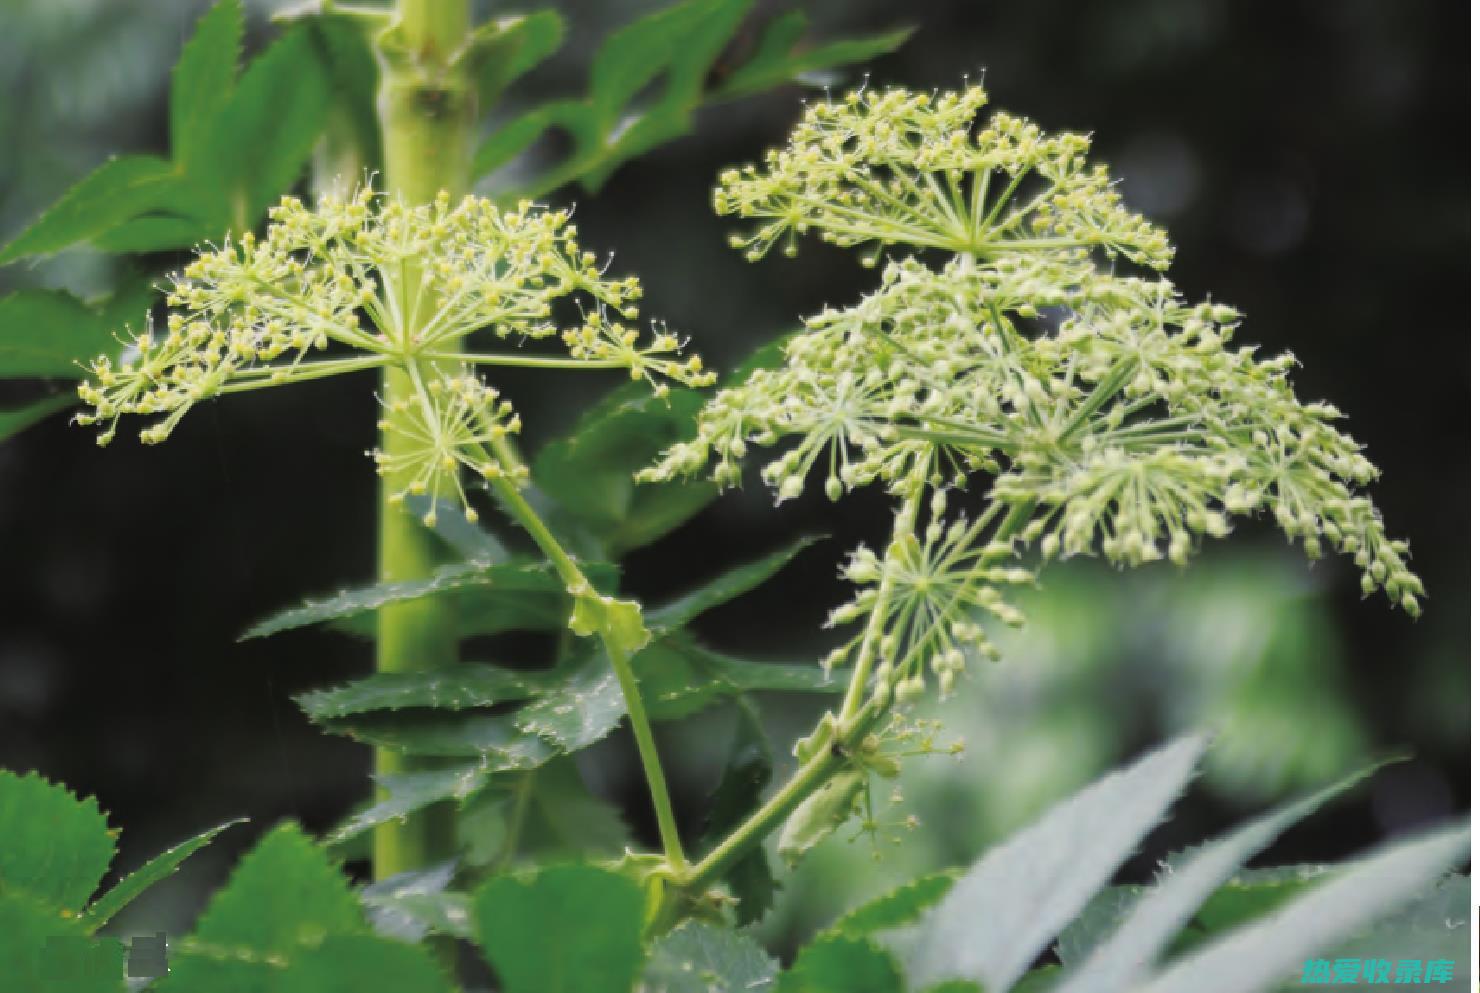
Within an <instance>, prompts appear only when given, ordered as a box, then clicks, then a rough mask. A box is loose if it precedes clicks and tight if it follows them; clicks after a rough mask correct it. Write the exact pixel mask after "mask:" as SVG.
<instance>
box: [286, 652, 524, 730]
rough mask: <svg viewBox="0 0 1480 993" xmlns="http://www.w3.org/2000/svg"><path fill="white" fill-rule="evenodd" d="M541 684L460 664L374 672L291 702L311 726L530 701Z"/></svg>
mask: <svg viewBox="0 0 1480 993" xmlns="http://www.w3.org/2000/svg"><path fill="white" fill-rule="evenodd" d="M540 679H541V677H540V676H539V674H530V673H519V672H513V671H511V670H508V669H503V668H500V667H498V666H495V665H485V664H482V663H477V662H463V663H459V664H458V665H456V666H454V667H452V668H447V669H428V670H420V671H417V672H377V673H375V674H374V675H371V676H366V677H365V678H363V679H357V680H355V681H354V682H352V683H348V684H346V685H344V686H337V687H335V688H333V689H327V690H310V691H309V692H307V693H300V694H299V695H298V696H296V697H294V698H293V699H294V701H295V702H296V703H297V704H298V706H299V707H301V708H302V709H303V712H304V713H305V714H306V715H307V716H308V718H309V719H310V720H313V721H326V720H333V719H334V718H338V717H349V716H352V715H354V714H367V713H371V712H374V711H377V710H403V709H406V708H408V707H430V708H434V709H438V710H463V709H466V708H469V707H493V706H497V705H498V704H501V703H509V702H511V701H516V700H528V699H529V698H530V697H532V696H534V695H535V694H536V693H538V692H539V690H540Z"/></svg>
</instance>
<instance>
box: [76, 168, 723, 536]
mask: <svg viewBox="0 0 1480 993" xmlns="http://www.w3.org/2000/svg"><path fill="white" fill-rule="evenodd" d="M641 295H642V287H641V285H640V284H639V283H638V281H637V279H636V278H634V277H627V278H622V279H616V278H608V277H607V276H606V274H605V267H604V266H602V265H599V264H598V262H597V259H596V257H595V256H594V255H592V254H591V253H590V252H587V251H584V250H582V248H581V247H580V245H579V243H578V241H577V239H576V230H575V227H574V226H573V225H572V224H571V223H570V218H569V215H568V214H567V213H566V212H564V211H549V210H545V209H543V208H540V207H537V206H535V205H533V204H531V203H529V202H522V203H520V204H518V205H517V206H516V207H514V208H513V209H508V210H505V209H501V208H499V207H497V206H495V205H494V204H493V203H491V202H490V201H488V200H486V199H482V198H479V197H472V196H469V197H465V198H463V199H462V200H459V201H456V202H454V201H453V200H452V199H451V198H450V197H448V196H446V195H445V194H444V195H442V196H440V197H438V198H437V199H436V200H435V202H433V203H431V204H427V205H424V206H418V207H408V206H406V205H404V204H402V203H400V202H399V201H397V200H395V199H392V198H388V197H385V196H382V195H379V194H376V193H374V192H372V191H371V190H369V189H361V190H360V191H358V192H357V193H355V194H354V195H353V196H351V197H348V198H340V197H334V196H325V197H322V198H320V200H319V201H318V203H317V205H316V206H315V207H314V208H312V209H310V208H309V207H307V206H305V205H304V204H302V203H301V202H299V201H298V200H295V199H293V198H285V199H284V200H283V201H282V202H281V203H280V204H279V205H278V206H277V207H275V208H274V209H273V210H272V212H271V214H270V224H269V225H268V228H267V231H266V233H265V235H264V236H263V237H262V238H260V239H258V238H256V237H254V236H253V235H252V234H251V233H250V232H249V233H246V234H243V235H241V236H240V237H239V238H237V239H235V240H228V241H227V242H226V243H225V244H224V245H223V246H221V247H220V248H216V249H211V250H205V251H202V252H201V253H200V254H199V255H198V256H197V258H196V259H195V260H194V261H193V262H192V263H190V265H189V266H187V267H186V268H185V270H184V272H183V273H181V274H179V275H178V276H176V277H175V278H174V281H173V285H172V286H171V287H170V289H169V293H168V298H167V303H168V305H169V307H170V313H169V316H168V318H167V319H166V322H165V327H164V330H163V332H162V333H160V332H159V331H158V330H157V329H155V328H153V327H152V326H151V327H150V328H149V330H146V331H145V332H144V333H142V334H138V335H136V336H134V337H133V338H132V339H131V340H130V341H129V342H128V345H127V348H126V349H125V350H124V353H123V355H122V356H121V357H120V358H119V359H118V360H117V361H116V362H115V361H114V360H112V359H109V358H108V357H102V358H99V359H97V360H95V361H94V362H93V363H92V366H91V371H92V377H91V379H89V380H88V381H86V382H84V383H83V384H82V385H81V386H80V387H79V389H78V392H79V395H80V396H81V398H82V400H83V401H84V402H85V403H86V404H87V405H88V406H89V407H90V408H91V409H90V410H88V411H86V412H85V413H83V414H80V415H79V416H78V417H77V420H78V422H80V423H83V424H98V425H101V426H102V429H103V430H102V433H101V434H100V436H99V438H98V441H99V443H101V444H106V443H107V442H108V441H110V440H112V438H113V436H114V433H115V431H116V427H117V422H118V419H119V418H120V417H121V416H123V415H125V414H140V415H156V420H154V421H153V422H152V423H151V424H149V425H148V426H146V427H145V428H144V429H143V430H142V431H141V432H140V437H141V438H142V439H143V440H144V441H145V442H158V441H162V440H163V439H164V438H165V437H167V436H168V435H169V433H170V432H171V431H172V430H173V429H174V427H175V425H176V424H178V423H179V421H180V419H181V418H182V417H183V416H184V415H185V414H186V413H187V412H188V411H189V410H190V409H191V408H192V407H193V406H194V405H195V404H196V403H198V402H199V401H201V400H205V399H209V398H212V397H217V396H220V395H223V394H227V393H235V392H241V391H244V390H253V389H260V388H263V387H268V386H273V385H277V384H281V383H291V382H302V381H306V380H310V379H317V378H321V377H324V376H332V375H338V374H342V373H347V372H357V371H363V370H367V369H380V368H392V369H399V370H402V371H404V372H405V373H406V374H407V375H408V376H410V377H411V379H412V382H413V385H414V394H413V398H411V399H402V400H399V401H397V405H396V409H394V410H389V411H388V412H387V417H386V429H387V430H389V431H392V432H394V433H397V434H400V435H403V436H405V437H406V438H407V439H408V440H409V443H408V444H406V445H402V446H400V447H398V449H397V453H396V454H395V455H393V456H392V455H387V454H384V453H375V459H376V464H377V468H378V469H379V470H380V471H382V472H394V473H396V474H397V476H398V477H399V478H404V479H408V480H409V482H408V484H407V487H406V490H405V492H403V493H402V494H401V495H402V496H404V495H405V494H406V493H419V492H423V491H426V492H429V493H430V494H431V495H433V496H438V495H440V494H439V493H438V492H436V491H437V490H438V489H439V488H440V487H442V486H449V487H450V488H451V489H453V490H455V495H456V496H457V497H458V498H459V500H460V501H461V502H462V503H463V506H464V507H465V508H466V512H467V513H469V514H470V515H472V514H473V511H472V509H471V507H470V506H469V504H468V502H467V497H466V494H465V492H464V490H463V486H462V483H461V481H460V478H459V473H460V471H461V470H464V469H466V470H471V471H472V473H474V474H476V475H480V476H483V477H485V478H488V477H491V476H494V475H503V476H509V477H512V478H514V479H515V480H516V481H517V480H518V479H519V478H520V477H521V476H522V475H523V472H524V470H523V469H522V467H521V466H519V465H517V464H515V463H513V462H512V461H511V459H510V457H509V455H508V448H507V446H505V445H501V444H500V441H501V439H503V438H504V436H505V435H507V434H509V433H512V432H515V431H517V430H518V428H519V418H518V415H517V414H515V413H514V412H513V410H512V408H511V407H510V405H509V403H508V401H507V400H503V399H500V398H499V394H498V392H497V391H496V390H495V389H493V388H492V387H490V386H487V385H486V384H485V383H483V381H482V379H481V378H480V377H479V375H478V374H477V373H476V372H475V371H474V370H475V368H476V367H478V366H525V367H541V368H592V369H625V370H627V371H628V372H629V373H630V375H631V376H632V377H633V378H634V379H643V378H646V379H647V380H648V381H649V382H651V383H652V384H653V386H654V388H655V389H657V390H658V391H659V392H662V391H664V390H666V388H667V387H666V383H665V382H664V381H665V380H666V379H672V380H676V381H678V382H681V383H684V384H687V385H691V386H703V385H707V384H709V383H710V382H712V381H713V377H712V375H711V374H710V373H707V372H705V371H704V369H703V367H702V366H701V365H700V363H699V362H698V360H697V358H691V359H681V358H680V357H679V353H680V351H681V348H682V344H683V343H682V342H681V341H680V340H679V338H678V337H677V336H675V335H674V334H672V333H670V332H668V331H667V330H662V329H660V330H657V331H655V332H654V333H653V334H651V335H649V336H648V337H646V338H643V337H642V336H641V335H640V334H639V333H638V332H637V331H636V330H634V329H633V328H632V327H631V326H630V325H629V324H628V323H625V322H632V321H635V320H636V319H637V317H638V310H637V301H638V300H639V298H640V297H641ZM546 338H555V339H557V340H559V341H561V342H562V343H563V345H564V348H565V352H566V354H565V355H563V356H562V355H549V354H548V353H540V352H537V351H533V352H526V351H525V350H524V348H523V346H525V345H526V344H529V343H532V342H537V341H540V340H542V339H546Z"/></svg>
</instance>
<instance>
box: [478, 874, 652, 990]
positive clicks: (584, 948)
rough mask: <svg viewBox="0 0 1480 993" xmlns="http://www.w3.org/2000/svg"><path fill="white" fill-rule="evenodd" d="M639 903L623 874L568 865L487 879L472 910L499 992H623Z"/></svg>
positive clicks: (633, 973) (633, 956)
mask: <svg viewBox="0 0 1480 993" xmlns="http://www.w3.org/2000/svg"><path fill="white" fill-rule="evenodd" d="M643 904H644V901H643V895H642V892H641V890H639V889H638V887H637V884H636V883H635V882H633V881H632V880H630V879H628V878H627V877H625V876H620V875H617V874H616V873H612V872H607V871H605V870H603V869H598V868H596V867H594V866H583V865H570V866H554V867H551V868H547V869H542V870H540V871H539V872H538V873H536V874H535V875H533V876H532V877H530V878H528V879H522V878H518V877H514V876H503V877H500V878H498V879H494V880H491V881H490V882H488V883H486V884H485V885H483V886H482V887H480V888H479V890H478V891H477V893H475V894H474V897H473V912H474V917H475V919H476V922H477V924H476V934H477V940H478V944H479V945H480V946H481V947H482V949H483V951H484V953H485V954H486V955H487V956H488V960H489V962H491V963H492V964H493V967H494V969H495V971H497V973H498V976H499V979H500V980H501V981H502V983H503V986H502V989H503V990H504V991H505V993H630V991H631V989H632V984H633V982H634V981H635V980H636V978H637V971H638V968H639V966H640V965H641V963H642V921H643V909H644V907H643ZM577 938H578V940H577Z"/></svg>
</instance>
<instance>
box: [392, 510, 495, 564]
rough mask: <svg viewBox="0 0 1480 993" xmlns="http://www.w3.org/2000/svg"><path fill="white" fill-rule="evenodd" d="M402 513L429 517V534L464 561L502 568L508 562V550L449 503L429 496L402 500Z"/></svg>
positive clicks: (421, 517)
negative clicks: (403, 503) (430, 531)
mask: <svg viewBox="0 0 1480 993" xmlns="http://www.w3.org/2000/svg"><path fill="white" fill-rule="evenodd" d="M405 509H406V513H408V514H410V515H411V516H412V517H413V518H415V519H416V520H418V521H420V520H424V519H425V518H426V516H427V514H428V513H430V514H431V515H432V519H433V522H434V523H433V524H432V533H433V534H435V535H436V536H437V537H438V538H439V539H440V540H441V541H442V543H443V544H445V545H446V546H447V548H448V549H449V550H450V551H452V552H454V553H455V554H456V555H457V557H458V558H459V559H462V560H463V561H465V562H487V563H488V564H489V565H502V564H504V563H506V562H508V561H509V559H510V555H509V550H508V548H507V547H505V545H504V543H503V542H502V541H500V540H499V539H498V538H497V537H496V536H495V535H493V534H492V533H490V532H489V531H487V530H486V529H484V528H483V526H482V525H480V524H478V523H477V522H475V521H470V520H468V519H467V518H466V517H465V516H463V512H462V510H461V509H460V508H458V507H457V506H455V505H454V504H453V503H452V502H451V501H450V500H433V499H432V498H431V497H429V496H409V497H407V498H406V508H405Z"/></svg>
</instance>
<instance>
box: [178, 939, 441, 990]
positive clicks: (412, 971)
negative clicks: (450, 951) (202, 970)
mask: <svg viewBox="0 0 1480 993" xmlns="http://www.w3.org/2000/svg"><path fill="white" fill-rule="evenodd" d="M452 988H453V987H452V984H451V983H450V982H449V981H448V979H447V977H446V975H445V974H443V972H442V969H441V967H440V966H438V964H437V963H436V961H435V960H434V959H433V958H432V956H431V953H430V951H429V950H428V949H426V948H419V947H417V946H415V945H408V944H405V943H403V942H399V941H388V940H386V939H383V938H376V937H371V936H368V935H334V936H331V937H329V938H328V939H326V940H325V941H324V943H323V944H322V945H320V946H319V947H317V948H314V949H311V950H309V951H307V952H304V953H303V954H302V955H300V956H298V957H297V958H295V959H294V961H293V963H292V964H291V965H290V966H289V967H288V969H287V971H286V973H285V974H284V975H283V977H282V979H281V981H280V984H279V985H277V986H275V987H274V988H273V993H451V991H452ZM233 989H234V988H233ZM202 993H206V991H202Z"/></svg>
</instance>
